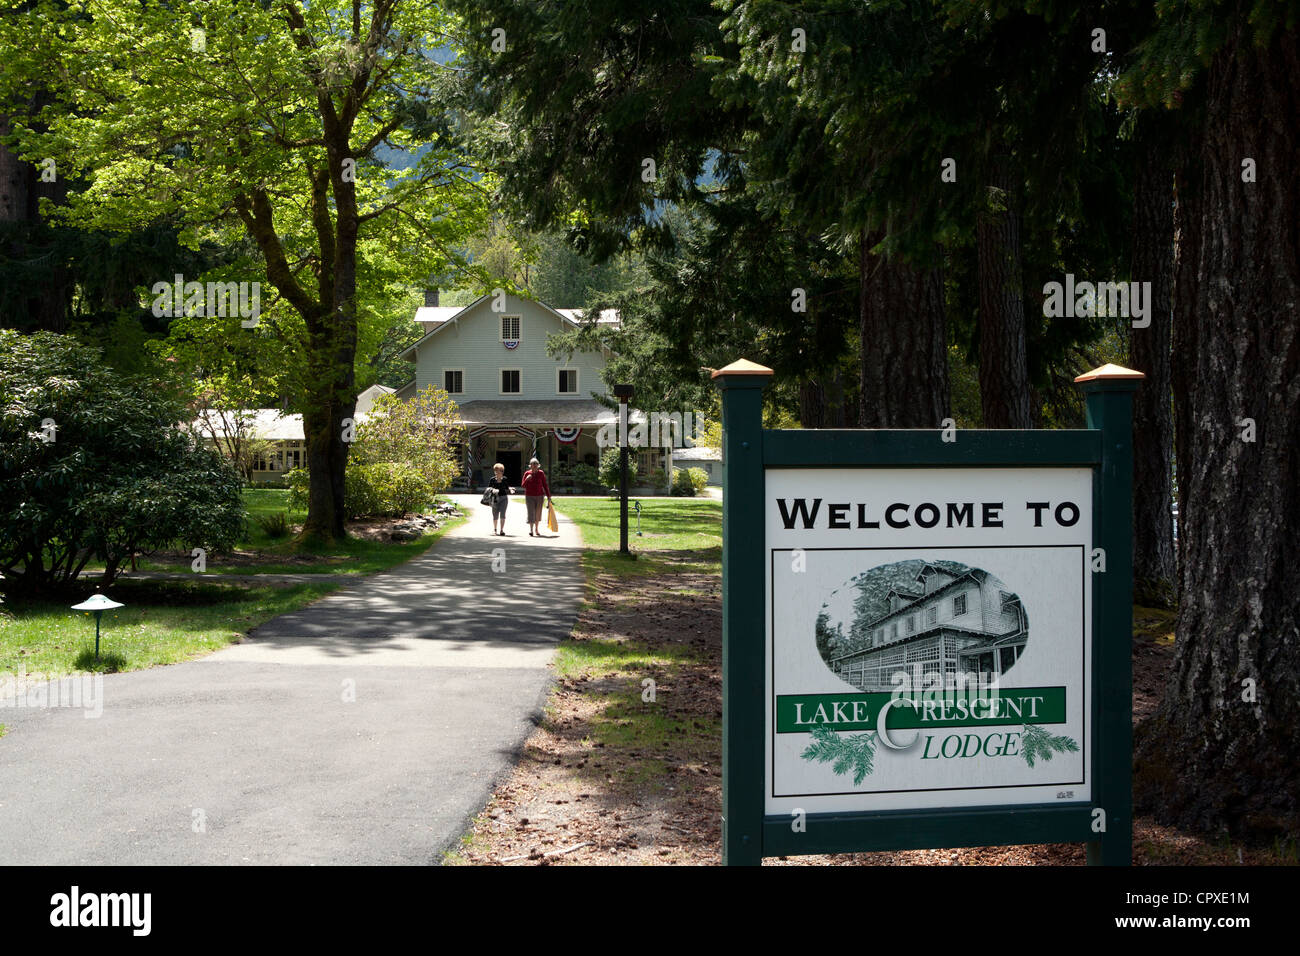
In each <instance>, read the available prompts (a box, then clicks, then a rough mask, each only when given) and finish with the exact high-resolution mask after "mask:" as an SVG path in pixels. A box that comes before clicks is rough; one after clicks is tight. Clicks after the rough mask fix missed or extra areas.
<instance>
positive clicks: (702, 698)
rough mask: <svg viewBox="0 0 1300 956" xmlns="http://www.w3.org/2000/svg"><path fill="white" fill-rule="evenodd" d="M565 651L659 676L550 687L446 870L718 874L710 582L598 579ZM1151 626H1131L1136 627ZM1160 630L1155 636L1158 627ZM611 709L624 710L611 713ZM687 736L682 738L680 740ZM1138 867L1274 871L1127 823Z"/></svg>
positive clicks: (812, 860) (945, 854) (921, 855)
mask: <svg viewBox="0 0 1300 956" xmlns="http://www.w3.org/2000/svg"><path fill="white" fill-rule="evenodd" d="M595 585H596V594H595V595H594V596H593V597H592V598H591V600H590V601H589V605H590V606H589V607H588V608H587V609H586V610H584V611H583V612H582V614H581V615H580V617H579V620H578V623H577V625H576V626H575V628H574V632H573V635H572V640H573V641H575V642H583V641H596V642H617V643H623V644H626V645H628V647H629V648H646V649H649V650H652V651H659V652H661V653H662V654H664V655H666V656H669V657H672V658H674V659H676V660H677V663H674V664H673V665H672V666H670V667H664V668H659V669H658V670H656V669H653V668H651V669H647V668H645V667H638V668H634V669H631V670H628V671H626V672H622V671H620V672H618V673H615V674H606V675H603V676H601V677H599V678H597V679H591V678H583V677H577V678H561V679H560V680H559V681H558V684H557V686H556V688H555V691H554V693H553V694H552V696H551V699H550V703H549V704H548V706H547V709H546V713H545V715H544V719H543V721H542V724H541V726H540V727H539V728H538V729H537V731H535V732H534V733H533V735H532V736H531V737H530V738H529V740H528V741H527V743H526V744H525V747H524V751H523V755H522V757H521V759H520V760H519V763H518V765H517V766H516V768H515V769H514V771H513V772H512V774H511V775H510V777H509V778H508V779H507V780H506V781H505V782H504V783H502V784H501V785H500V786H499V787H498V788H497V790H496V792H495V794H494V795H493V797H492V799H491V800H490V802H489V803H488V805H487V807H486V809H485V810H484V812H483V813H482V814H480V816H479V817H478V818H477V819H476V821H475V823H474V825H473V828H472V830H471V831H470V833H469V834H468V835H467V837H466V838H465V840H464V841H463V844H462V846H461V847H460V848H458V849H457V850H456V851H455V852H454V854H453V856H452V857H451V858H450V859H449V862H458V863H469V864H482V865H560V864H587V865H591V864H597V865H599V864H629V865H644V864H718V863H720V862H721V856H720V843H721V826H720V821H721V808H722V779H721V778H722V740H721V730H720V728H721V717H722V600H721V592H720V585H719V579H718V578H717V577H715V576H713V575H705V574H698V573H690V572H686V571H683V572H680V573H677V572H669V573H666V574H659V575H654V576H650V577H644V578H621V579H620V578H616V577H614V576H611V575H600V576H598V577H597V579H596V582H595ZM1144 624H1146V625H1149V626H1147V627H1143V625H1144ZM1166 625H1167V626H1166ZM1170 630H1172V622H1171V621H1168V620H1166V619H1164V618H1162V617H1155V618H1153V619H1152V620H1150V621H1145V622H1143V621H1139V632H1138V635H1137V636H1136V637H1135V641H1134V683H1135V688H1134V709H1135V718H1136V719H1141V718H1142V717H1145V716H1146V715H1147V714H1148V713H1150V711H1151V710H1152V709H1153V708H1154V706H1155V703H1156V701H1157V699H1158V691H1159V687H1160V684H1161V681H1162V680H1163V676H1164V674H1165V672H1166V671H1167V669H1168V666H1169V663H1170V660H1171V659H1172V655H1173V643H1172V641H1171V640H1169V639H1168V636H1167V634H1168V631H1170ZM647 677H649V678H652V679H653V680H654V681H655V691H656V700H655V703H654V704H645V705H644V706H647V707H650V706H653V707H659V708H663V709H664V710H663V718H664V720H665V721H666V722H668V723H669V724H670V725H671V726H674V727H678V728H681V730H682V731H683V732H681V733H676V734H673V733H669V734H666V735H652V736H653V739H654V740H655V741H657V743H656V745H655V746H649V747H647V746H645V741H646V740H647V739H649V738H648V737H643V738H641V739H639V740H637V739H629V740H625V741H621V742H619V741H617V740H611V739H610V738H611V737H613V738H617V737H618V735H617V733H616V732H612V731H616V730H617V728H618V726H619V725H620V724H627V723H630V721H628V720H622V719H621V718H620V716H619V715H620V714H621V713H623V712H625V710H624V711H620V710H619V709H618V708H619V707H620V706H621V707H623V708H626V707H629V706H637V705H638V704H640V702H641V700H642V692H643V690H642V689H643V686H644V685H643V681H644V680H645V679H646V678H647ZM619 702H622V703H619ZM692 731H693V732H692ZM1133 842H1134V862H1135V863H1137V864H1209V863H1217V864H1241V863H1246V864H1250V863H1269V862H1278V861H1276V860H1274V859H1272V858H1271V855H1269V854H1267V853H1262V852H1256V851H1252V850H1249V849H1246V850H1244V851H1243V850H1241V849H1238V848H1236V847H1231V848H1230V847H1227V846H1224V845H1216V844H1213V843H1210V842H1208V841H1207V840H1205V839H1204V838H1202V837H1198V836H1195V835H1189V834H1184V833H1180V832H1178V831H1175V830H1171V829H1169V828H1167V827H1162V826H1159V825H1157V824H1156V823H1155V822H1154V821H1152V820H1150V819H1148V818H1143V817H1139V818H1137V820H1136V821H1135V825H1134V840H1133ZM1084 862H1085V859H1084V849H1083V847H1082V845H1076V844H1064V845H1036V846H1010V847H977V848H970V849H955V850H909V851H900V852H881V853H858V854H840V855H836V856H804V857H790V858H779V859H769V860H766V861H765V865H769V866H771V865H795V866H800V865H801V866H826V865H889V864H896V865H897V864H901V865H956V866H963V865H1037V866H1042V865H1082V864H1083V863H1084Z"/></svg>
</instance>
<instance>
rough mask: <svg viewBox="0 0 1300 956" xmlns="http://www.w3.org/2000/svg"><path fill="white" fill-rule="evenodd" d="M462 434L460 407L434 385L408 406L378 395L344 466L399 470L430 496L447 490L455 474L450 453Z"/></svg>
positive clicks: (456, 468)
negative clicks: (413, 476) (421, 482)
mask: <svg viewBox="0 0 1300 956" xmlns="http://www.w3.org/2000/svg"><path fill="white" fill-rule="evenodd" d="M463 434H464V427H463V426H462V425H461V419H460V409H459V407H458V406H457V405H456V403H455V401H453V400H452V398H451V396H449V395H448V394H447V393H446V392H445V391H443V390H442V389H441V388H438V387H437V386H435V385H429V386H427V387H426V388H423V389H421V390H420V391H419V392H417V393H416V394H415V395H413V396H411V398H410V399H409V400H408V401H402V400H401V399H399V398H397V397H396V396H395V395H380V396H379V397H378V398H376V399H375V404H374V405H373V406H372V408H371V410H370V414H369V416H368V417H367V418H366V419H365V420H364V421H363V422H361V423H360V424H359V425H358V426H357V436H356V437H357V440H356V442H355V443H354V444H353V446H352V455H351V456H350V458H349V466H351V465H352V463H354V462H355V463H356V464H376V463H380V462H387V463H393V464H401V465H405V466H408V467H409V468H411V469H412V470H413V471H415V472H416V473H418V474H419V475H421V476H422V477H423V478H424V479H425V481H426V482H427V483H428V484H429V486H430V487H432V488H433V489H434V490H437V489H439V488H446V487H447V486H448V485H450V484H451V482H452V480H453V479H454V478H455V477H456V476H457V475H458V474H460V463H459V462H458V461H457V459H456V456H455V449H456V442H458V441H459V440H460V439H461V437H462V435H463ZM430 500H431V499H430Z"/></svg>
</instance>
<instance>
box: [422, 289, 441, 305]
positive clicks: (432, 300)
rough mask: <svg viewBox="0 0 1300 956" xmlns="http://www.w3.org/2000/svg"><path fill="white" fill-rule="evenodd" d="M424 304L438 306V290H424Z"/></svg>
mask: <svg viewBox="0 0 1300 956" xmlns="http://www.w3.org/2000/svg"><path fill="white" fill-rule="evenodd" d="M424 304H425V305H437V304H438V290H437V289H425V290H424Z"/></svg>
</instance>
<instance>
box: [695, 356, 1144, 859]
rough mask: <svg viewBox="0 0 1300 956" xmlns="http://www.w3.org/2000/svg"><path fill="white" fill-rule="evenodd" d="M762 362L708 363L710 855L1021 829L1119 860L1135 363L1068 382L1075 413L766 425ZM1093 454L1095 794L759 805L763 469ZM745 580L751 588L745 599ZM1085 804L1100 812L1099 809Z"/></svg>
mask: <svg viewBox="0 0 1300 956" xmlns="http://www.w3.org/2000/svg"><path fill="white" fill-rule="evenodd" d="M771 375H772V372H771V370H770V369H767V368H764V367H763V366H761V365H756V364H754V363H752V362H748V361H746V360H744V359H741V360H740V361H737V362H734V363H732V364H731V365H729V366H727V367H726V368H723V369H719V370H717V371H716V372H714V373H713V380H714V383H715V384H716V385H717V387H718V388H719V390H720V391H721V397H722V422H723V437H722V443H723V462H724V468H723V501H722V541H723V544H722V634H723V641H722V673H723V682H722V861H723V863H724V864H725V865H729V866H736V865H751V866H753V865H759V864H761V863H762V860H763V857H765V856H795V855H803V854H814V853H853V852H863V851H871V850H909V849H930V848H938V847H967V846H1001V845H1009V844H1024V843H1085V844H1086V845H1087V859H1088V863H1089V865H1104V866H1128V865H1130V864H1131V863H1132V855H1133V796H1132V752H1133V668H1132V659H1131V646H1132V614H1133V562H1132V536H1133V530H1132V497H1133V476H1132V471H1133V464H1132V462H1133V454H1132V444H1133V425H1132V420H1133V392H1134V390H1135V389H1136V388H1137V383H1138V380H1140V379H1141V378H1143V377H1144V376H1143V375H1142V373H1140V372H1134V371H1132V370H1130V369H1125V368H1120V367H1118V366H1114V365H1107V366H1103V367H1102V368H1100V369H1096V370H1094V371H1093V372H1089V373H1087V374H1086V375H1081V376H1079V378H1077V379H1076V380H1075V381H1076V382H1079V383H1080V385H1081V387H1082V389H1083V391H1084V394H1085V398H1086V402H1087V425H1088V427H1087V428H1083V429H1060V430H1024V431H1018V430H962V431H961V433H960V434H961V437H960V440H959V441H955V442H943V441H940V440H938V437H937V436H938V434H939V432H938V430H937V429H910V430H868V429H860V430H836V429H818V430H806V431H805V430H797V429H789V430H771V429H765V428H763V421H762V406H763V401H762V399H763V389H764V387H765V386H766V385H767V383H768V381H769V380H770V377H771ZM1016 466H1021V467H1053V466H1055V467H1074V468H1078V467H1081V466H1082V467H1090V468H1092V469H1093V529H1092V531H1093V535H1092V540H1093V546H1094V547H1096V548H1101V549H1102V550H1103V551H1104V552H1105V555H1106V570H1105V571H1104V572H1098V573H1094V574H1092V575H1091V579H1092V580H1091V583H1092V609H1093V613H1092V662H1091V664H1092V667H1091V671H1092V688H1091V690H1092V727H1093V728H1094V730H1093V733H1094V737H1093V749H1092V755H1091V760H1092V765H1091V780H1092V798H1091V800H1090V801H1089V802H1086V803H1072V804H1068V805H1055V804H1041V805H1038V804H1035V805H1028V806H1025V805H1017V806H994V807H979V808H966V809H963V808H957V809H925V810H904V811H896V810H890V811H880V812H871V813H814V814H808V815H807V818H806V820H805V821H804V823H805V825H804V827H803V828H802V829H801V831H800V832H795V831H794V828H793V827H792V826H791V821H790V817H789V816H785V815H782V816H768V815H766V814H765V810H764V797H763V794H764V785H765V784H764V771H765V762H764V760H765V754H764V733H763V732H762V731H761V729H760V728H763V727H764V726H765V723H766V717H765V713H764V707H765V699H764V688H765V679H764V678H765V675H764V667H765V660H766V654H765V647H764V641H765V634H766V622H765V619H764V608H765V607H766V605H767V603H768V595H767V594H766V577H765V568H764V562H765V560H766V551H767V547H766V546H767V542H766V540H765V537H766V533H765V528H766V521H765V517H764V515H765V512H764V499H765V470H766V469H767V468H812V469H815V468H846V467H847V468H907V467H940V468H942V467H952V468H980V467H1016ZM756 595H757V596H760V597H761V599H756ZM1097 811H1101V812H1100V813H1098V812H1097Z"/></svg>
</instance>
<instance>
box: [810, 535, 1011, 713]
mask: <svg viewBox="0 0 1300 956" xmlns="http://www.w3.org/2000/svg"><path fill="white" fill-rule="evenodd" d="M847 588H848V590H849V594H848V597H850V598H851V599H852V602H853V603H852V616H851V617H848V618H846V617H839V618H837V619H834V620H833V619H832V614H833V613H834V608H833V607H832V602H833V601H834V599H835V598H836V597H838V596H840V595H841V594H842V593H843V592H844V590H845V589H844V588H841V589H839V590H837V591H835V592H833V593H832V595H831V599H832V600H831V601H828V602H827V603H826V604H823V605H822V612H821V614H819V615H818V617H817V624H816V641H817V651H818V653H819V654H821V657H822V660H824V661H825V662H826V664H827V666H828V667H830V669H831V671H832V672H833V673H835V674H837V675H839V676H840V677H842V678H843V679H844V680H846V681H848V682H849V683H850V684H852V685H853V686H854V687H856V688H858V689H859V690H863V691H881V690H893V688H894V687H895V686H896V683H897V682H896V681H895V679H894V675H896V674H899V673H901V672H904V671H910V672H912V673H914V674H915V673H920V674H924V675H928V674H939V675H942V676H943V678H944V679H945V681H946V682H948V683H954V682H955V678H956V675H957V674H979V675H982V677H983V679H984V684H985V685H986V686H987V685H988V684H989V683H990V681H991V679H992V678H993V677H995V676H996V677H1000V676H1001V675H1003V674H1005V673H1007V672H1008V671H1010V670H1011V668H1012V667H1013V666H1014V665H1015V662H1016V659H1017V658H1018V657H1019V656H1020V653H1021V651H1023V650H1024V647H1025V642H1026V641H1027V640H1028V637H1029V623H1028V619H1027V617H1026V615H1025V608H1024V605H1023V603H1022V602H1021V600H1020V597H1019V596H1018V595H1017V594H1015V593H1014V592H1012V591H1010V590H1008V588H1007V586H1006V584H1004V583H1003V582H1002V580H1001V579H1000V578H998V577H997V576H996V575H993V574H990V573H989V572H988V571H984V570H981V569H979V568H970V567H967V566H966V565H964V564H961V563H959V562H955V561H945V560H942V559H938V560H935V561H926V560H923V559H916V560H913V561H901V562H898V563H895V564H886V565H881V566H880V567H876V568H872V569H871V570H870V571H867V572H864V573H863V574H860V575H858V576H857V577H855V578H854V579H853V580H852V581H850V582H849V583H848V585H847Z"/></svg>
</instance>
